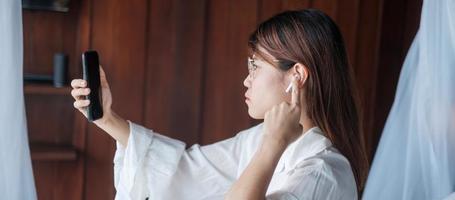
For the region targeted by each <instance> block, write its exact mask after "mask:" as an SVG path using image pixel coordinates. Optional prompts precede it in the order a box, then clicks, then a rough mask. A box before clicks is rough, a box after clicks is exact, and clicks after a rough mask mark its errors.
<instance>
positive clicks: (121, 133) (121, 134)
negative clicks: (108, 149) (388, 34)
mask: <svg viewBox="0 0 455 200" xmlns="http://www.w3.org/2000/svg"><path fill="white" fill-rule="evenodd" d="M95 123H96V125H97V126H98V127H99V128H101V129H102V130H103V131H105V132H106V133H108V134H109V135H110V136H111V137H112V138H114V139H115V140H117V141H118V142H120V144H122V145H123V146H125V147H126V144H127V142H128V136H129V132H130V127H129V124H128V122H127V121H126V120H125V119H123V118H122V117H120V116H119V115H117V114H116V113H115V112H112V111H111V112H110V113H106V115H105V117H103V119H102V120H101V121H97V122H95Z"/></svg>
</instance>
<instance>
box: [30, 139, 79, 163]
mask: <svg viewBox="0 0 455 200" xmlns="http://www.w3.org/2000/svg"><path fill="white" fill-rule="evenodd" d="M30 154H31V157H32V160H33V161H75V160H77V150H76V149H75V148H74V147H72V146H62V145H49V144H33V143H32V144H30Z"/></svg>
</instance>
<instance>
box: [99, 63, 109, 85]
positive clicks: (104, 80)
mask: <svg viewBox="0 0 455 200" xmlns="http://www.w3.org/2000/svg"><path fill="white" fill-rule="evenodd" d="M100 82H101V87H102V88H109V83H108V82H107V78H106V73H105V72H104V70H103V67H102V66H101V65H100Z"/></svg>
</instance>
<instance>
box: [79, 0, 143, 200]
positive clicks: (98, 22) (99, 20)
mask: <svg viewBox="0 0 455 200" xmlns="http://www.w3.org/2000/svg"><path fill="white" fill-rule="evenodd" d="M91 3H92V8H91V12H92V18H91V19H92V21H91V37H90V38H91V42H90V48H92V49H96V50H97V51H98V53H99V56H100V63H101V65H102V66H103V68H104V69H105V72H106V76H107V78H108V81H109V84H110V87H111V91H112V95H113V110H115V112H117V113H118V114H119V115H121V116H123V117H125V118H126V119H130V120H132V121H135V122H138V123H143V114H142V112H143V109H142V106H143V103H144V98H143V92H144V84H143V82H144V78H145V76H144V75H145V73H144V72H145V70H144V67H145V52H146V48H145V47H146V45H145V44H146V43H145V42H144V41H146V35H145V33H146V32H145V30H146V16H147V13H146V12H147V7H146V6H145V5H147V1H146V0H130V1H122V0H115V1H113V0H97V1H91ZM114 150H115V147H114V141H113V140H112V138H110V136H108V135H107V134H106V133H104V132H103V131H101V130H100V129H98V128H97V127H96V126H95V125H94V124H90V126H89V127H88V130H87V148H86V173H85V175H86V177H85V178H86V183H85V199H96V200H97V199H113V198H114V193H115V191H114V188H113V164H112V163H113V161H112V160H113V155H114Z"/></svg>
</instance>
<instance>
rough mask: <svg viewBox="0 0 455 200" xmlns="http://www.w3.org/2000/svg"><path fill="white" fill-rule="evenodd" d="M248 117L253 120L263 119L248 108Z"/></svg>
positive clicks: (262, 116)
mask: <svg viewBox="0 0 455 200" xmlns="http://www.w3.org/2000/svg"><path fill="white" fill-rule="evenodd" d="M248 115H249V116H250V117H251V118H253V119H264V115H263V114H262V115H261V114H258V113H257V112H254V110H253V109H251V108H248Z"/></svg>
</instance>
